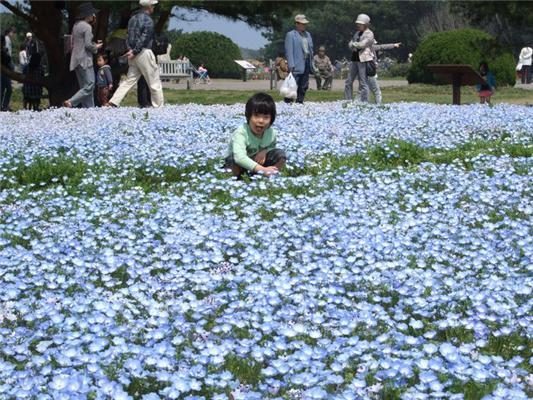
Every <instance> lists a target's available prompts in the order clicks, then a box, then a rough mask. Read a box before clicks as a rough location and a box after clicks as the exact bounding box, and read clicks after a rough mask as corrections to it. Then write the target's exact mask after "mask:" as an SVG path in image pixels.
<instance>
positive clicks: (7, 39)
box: [6, 35, 13, 56]
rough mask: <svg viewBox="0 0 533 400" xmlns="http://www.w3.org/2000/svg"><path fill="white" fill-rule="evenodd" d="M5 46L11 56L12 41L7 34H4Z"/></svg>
mask: <svg viewBox="0 0 533 400" xmlns="http://www.w3.org/2000/svg"><path fill="white" fill-rule="evenodd" d="M6 48H7V52H8V53H9V55H10V56H11V55H12V54H13V53H12V52H13V43H12V42H11V38H10V37H9V35H6Z"/></svg>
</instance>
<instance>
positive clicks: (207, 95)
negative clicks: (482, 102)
mask: <svg viewBox="0 0 533 400" xmlns="http://www.w3.org/2000/svg"><path fill="white" fill-rule="evenodd" d="M268 87H269V84H268V82H267V81H265V84H264V90H194V88H193V90H186V89H164V96H165V104H189V103H193V104H206V105H208V104H236V103H241V104H242V103H245V102H246V101H247V100H248V99H249V98H250V97H251V96H252V95H253V94H255V93H257V92H260V91H264V92H266V93H269V94H271V95H272V96H273V97H274V99H275V100H276V101H282V100H283V99H282V97H281V95H280V94H279V91H278V90H268ZM381 92H382V95H383V101H384V102H385V103H396V102H423V103H436V104H451V100H452V88H451V85H427V84H412V85H407V86H389V87H383V88H382V89H381ZM370 97H371V101H373V99H372V94H371V95H370ZM343 99H344V94H343V92H342V91H340V90H336V91H325V90H320V91H317V90H313V87H311V89H310V90H309V91H308V92H307V94H306V100H307V101H314V102H316V101H337V100H343ZM461 102H462V104H469V103H479V98H478V96H477V92H476V91H475V89H474V88H473V87H470V86H463V87H462V89H461ZM492 103H493V104H499V103H512V104H533V91H532V90H526V89H520V88H513V87H501V88H498V89H497V90H496V92H495V94H494V96H493V97H492ZM122 105H123V106H137V92H136V91H135V90H132V91H130V93H128V95H127V96H126V98H125V99H124V102H123V103H122ZM10 107H11V108H12V109H13V110H15V111H18V110H20V109H21V108H22V93H21V90H20V89H17V88H15V90H14V91H13V96H12V99H11V103H10ZM42 107H43V108H44V107H48V101H47V100H43V101H42Z"/></svg>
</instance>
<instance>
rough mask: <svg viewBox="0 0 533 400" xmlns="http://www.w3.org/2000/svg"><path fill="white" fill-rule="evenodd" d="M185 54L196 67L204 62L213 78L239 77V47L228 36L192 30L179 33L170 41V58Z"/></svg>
mask: <svg viewBox="0 0 533 400" xmlns="http://www.w3.org/2000/svg"><path fill="white" fill-rule="evenodd" d="M182 54H184V55H186V56H187V57H188V58H189V59H190V60H191V63H192V64H194V65H195V66H196V67H197V66H198V65H200V64H201V63H204V64H205V66H206V68H207V69H208V70H209V75H210V76H211V77H212V78H213V77H214V78H239V77H240V71H239V67H238V66H237V64H235V62H234V61H233V60H239V59H241V57H242V56H241V51H240V49H239V47H238V46H237V45H236V44H235V43H233V42H232V41H231V39H229V38H228V37H226V36H224V35H221V34H219V33H215V32H205V31H203V32H193V33H185V34H182V35H180V36H179V37H178V38H177V39H176V40H175V41H174V42H173V43H172V54H171V56H172V58H173V59H175V58H177V57H178V56H179V55H182Z"/></svg>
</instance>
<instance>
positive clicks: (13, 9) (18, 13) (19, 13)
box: [0, 0, 37, 24]
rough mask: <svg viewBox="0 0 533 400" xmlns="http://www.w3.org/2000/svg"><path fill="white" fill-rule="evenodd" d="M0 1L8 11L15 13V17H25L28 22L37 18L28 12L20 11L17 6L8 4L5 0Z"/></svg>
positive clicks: (35, 20)
mask: <svg viewBox="0 0 533 400" xmlns="http://www.w3.org/2000/svg"><path fill="white" fill-rule="evenodd" d="M0 3H2V5H3V6H4V7H5V8H7V9H8V10H9V11H11V12H12V13H13V14H15V15H16V16H17V17H20V18H22V19H25V20H26V21H28V22H29V23H30V24H31V23H33V22H37V19H36V18H35V17H34V16H33V15H30V14H26V13H25V12H22V11H21V10H20V9H19V8H17V7H15V6H14V5H12V4H10V3H9V2H8V1H7V0H1V1H0Z"/></svg>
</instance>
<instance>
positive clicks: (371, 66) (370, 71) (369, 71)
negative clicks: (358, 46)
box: [365, 60, 378, 77]
mask: <svg viewBox="0 0 533 400" xmlns="http://www.w3.org/2000/svg"><path fill="white" fill-rule="evenodd" d="M377 67H378V66H377V63H376V62H375V61H374V60H372V61H366V62H365V68H366V76H370V77H372V76H376V73H377V69H378V68H377Z"/></svg>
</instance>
